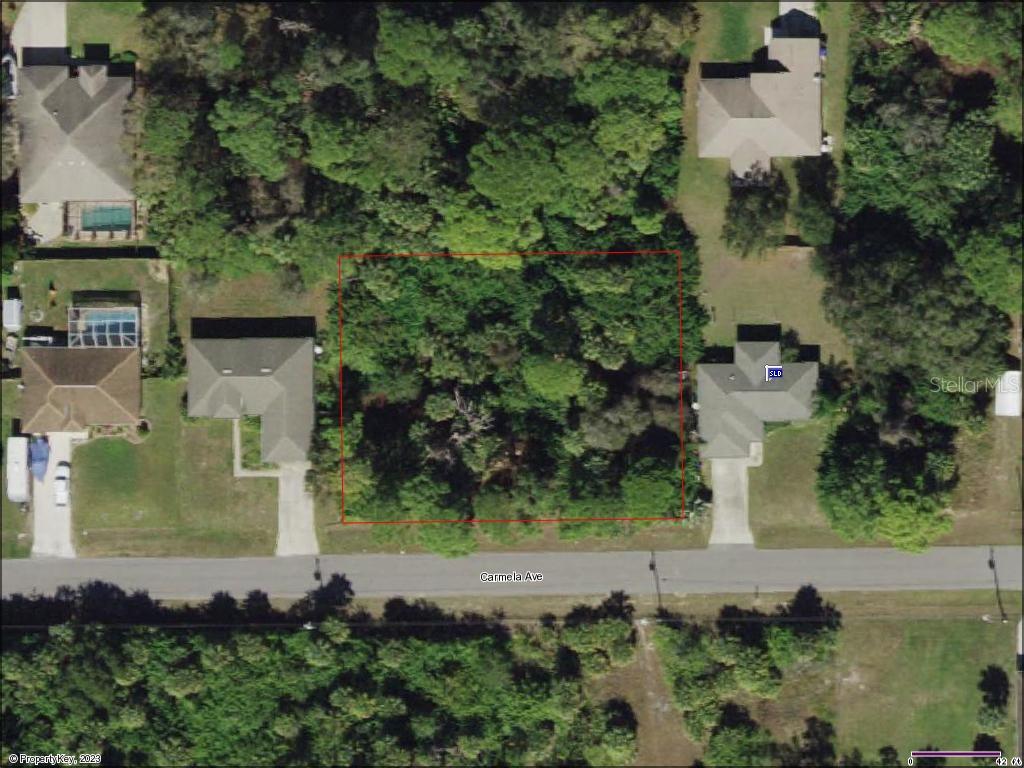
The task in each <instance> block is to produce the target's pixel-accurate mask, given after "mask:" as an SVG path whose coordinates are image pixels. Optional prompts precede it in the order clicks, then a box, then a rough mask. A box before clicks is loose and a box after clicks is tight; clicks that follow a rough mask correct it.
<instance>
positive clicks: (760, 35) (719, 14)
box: [700, 3, 779, 61]
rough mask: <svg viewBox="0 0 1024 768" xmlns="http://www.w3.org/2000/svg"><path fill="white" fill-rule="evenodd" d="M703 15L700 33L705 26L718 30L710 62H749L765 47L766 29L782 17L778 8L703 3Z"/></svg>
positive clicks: (757, 4) (710, 52)
mask: <svg viewBox="0 0 1024 768" xmlns="http://www.w3.org/2000/svg"><path fill="white" fill-rule="evenodd" d="M700 13H701V31H702V32H703V28H704V25H705V24H707V25H709V26H713V28H714V30H715V32H714V35H715V36H714V37H712V38H709V39H711V40H713V41H714V44H713V45H712V46H711V47H709V49H708V54H709V55H710V56H711V58H710V59H708V61H748V60H749V59H750V57H751V56H752V55H753V53H754V51H755V50H757V49H758V48H760V47H761V46H762V45H763V44H764V28H765V27H767V26H768V25H769V24H771V22H772V19H774V18H775V17H776V16H778V15H779V4H778V3H700ZM709 34H710V31H709Z"/></svg>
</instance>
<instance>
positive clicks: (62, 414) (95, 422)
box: [20, 347, 142, 433]
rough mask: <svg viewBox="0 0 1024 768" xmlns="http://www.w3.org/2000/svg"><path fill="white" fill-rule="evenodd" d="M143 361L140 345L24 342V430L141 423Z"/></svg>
mask: <svg viewBox="0 0 1024 768" xmlns="http://www.w3.org/2000/svg"><path fill="white" fill-rule="evenodd" d="M139 361H140V357H139V350H138V348H137V347H121V348H113V347H108V348H103V349H72V348H69V347H25V348H24V349H22V351H21V381H22V385H23V386H24V390H23V391H22V393H21V405H20V411H21V429H22V431H23V432H26V433H41V432H80V431H82V430H84V429H85V428H86V427H90V426H113V425H121V424H135V423H137V422H138V421H139V416H140V411H141V409H142V381H141V378H140V376H141V372H140V367H139Z"/></svg>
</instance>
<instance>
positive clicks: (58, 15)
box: [11, 2, 68, 66]
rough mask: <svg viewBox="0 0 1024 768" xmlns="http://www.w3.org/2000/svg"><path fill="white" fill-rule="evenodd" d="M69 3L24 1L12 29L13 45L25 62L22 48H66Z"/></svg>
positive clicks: (20, 59)
mask: <svg viewBox="0 0 1024 768" xmlns="http://www.w3.org/2000/svg"><path fill="white" fill-rule="evenodd" d="M67 5H68V4H67V3H49V2H47V3H22V4H21V9H20V10H19V11H18V18H17V19H15V20H14V29H12V30H11V45H12V46H13V47H14V50H15V52H16V53H17V55H18V66H22V65H23V64H24V59H23V58H22V56H21V49H22V48H65V47H67V44H68V14H67Z"/></svg>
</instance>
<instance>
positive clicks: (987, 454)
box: [939, 417, 1024, 546]
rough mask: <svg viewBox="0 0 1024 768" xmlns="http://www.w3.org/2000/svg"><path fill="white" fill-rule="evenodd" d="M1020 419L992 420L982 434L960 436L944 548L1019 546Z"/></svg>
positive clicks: (1023, 458)
mask: <svg viewBox="0 0 1024 768" xmlns="http://www.w3.org/2000/svg"><path fill="white" fill-rule="evenodd" d="M1022 444H1024V431H1022V422H1021V420H1020V419H1013V418H1004V417H992V418H991V419H989V421H988V423H987V424H986V425H985V428H984V429H983V430H981V431H980V432H970V431H968V430H966V429H964V430H961V431H960V434H959V435H958V436H957V446H956V447H957V451H956V459H957V465H958V466H959V473H960V482H959V484H958V485H957V487H956V489H955V490H954V492H953V501H952V507H953V530H952V531H951V532H950V534H949V535H948V536H947V537H945V538H944V539H942V540H940V541H939V543H940V544H1016V545H1018V546H1019V545H1020V544H1021V538H1022V535H1024V534H1022V522H1024V521H1022V510H1021V497H1022V490H1021V467H1022V466H1024V448H1022Z"/></svg>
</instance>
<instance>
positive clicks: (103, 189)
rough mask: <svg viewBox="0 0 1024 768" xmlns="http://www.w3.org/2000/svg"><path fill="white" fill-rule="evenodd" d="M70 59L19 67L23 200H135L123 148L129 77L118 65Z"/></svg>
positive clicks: (20, 164)
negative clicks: (60, 62)
mask: <svg viewBox="0 0 1024 768" xmlns="http://www.w3.org/2000/svg"><path fill="white" fill-rule="evenodd" d="M31 50H32V49H26V59H28V58H29V57H28V55H27V54H28V53H29V52H31ZM67 61H68V63H63V64H56V63H53V64H50V63H46V64H29V65H28V66H23V67H21V69H19V71H18V84H19V90H20V93H19V95H18V98H17V100H16V101H15V109H16V113H17V117H18V122H19V124H20V127H21V148H20V155H19V167H20V183H21V189H20V197H21V202H22V203H56V202H66V201H70V200H81V201H129V200H134V198H135V195H134V193H133V192H132V181H131V166H130V164H129V162H128V157H127V155H126V154H125V152H124V150H123V149H122V147H121V140H122V137H123V136H124V120H123V117H122V113H123V112H124V108H125V105H126V103H127V101H128V97H129V95H130V94H131V91H132V77H131V75H130V74H116V72H117V70H118V68H117V67H116V65H115V66H114V69H111V65H108V64H92V63H89V64H82V65H76V64H74V63H73V62H72V61H71V60H70V58H69V59H68V60H67Z"/></svg>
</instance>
